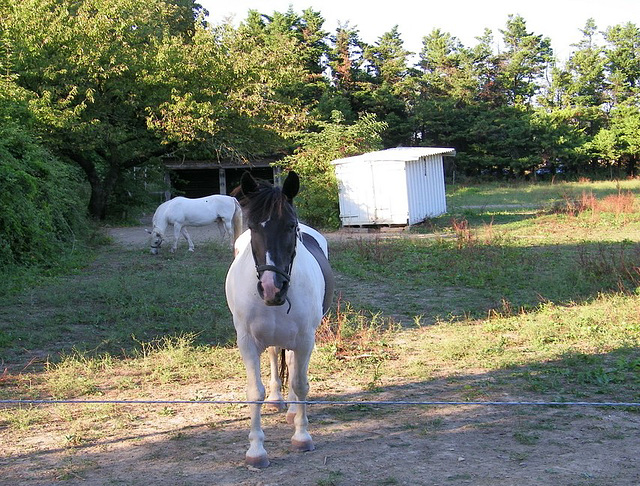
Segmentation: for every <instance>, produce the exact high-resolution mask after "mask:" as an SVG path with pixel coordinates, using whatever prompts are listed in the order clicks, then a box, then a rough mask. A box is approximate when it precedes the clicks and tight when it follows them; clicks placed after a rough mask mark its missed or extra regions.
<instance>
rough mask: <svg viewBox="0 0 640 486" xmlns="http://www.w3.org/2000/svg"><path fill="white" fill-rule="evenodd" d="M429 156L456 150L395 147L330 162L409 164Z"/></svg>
mask: <svg viewBox="0 0 640 486" xmlns="http://www.w3.org/2000/svg"><path fill="white" fill-rule="evenodd" d="M429 155H449V156H454V155H456V150H455V149H453V148H443V147H397V148H390V149H386V150H378V151H376V152H368V153H366V154H362V155H355V156H353V157H345V158H343V159H337V160H334V161H333V162H331V163H332V164H333V165H340V164H347V163H350V162H358V161H360V162H364V161H371V162H373V161H377V160H381V161H382V160H383V161H387V162H409V161H412V160H418V159H420V158H421V157H427V156H429Z"/></svg>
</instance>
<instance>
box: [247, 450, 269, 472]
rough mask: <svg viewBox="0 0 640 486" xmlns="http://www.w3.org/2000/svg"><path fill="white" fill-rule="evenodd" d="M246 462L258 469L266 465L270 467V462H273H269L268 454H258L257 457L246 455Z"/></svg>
mask: <svg viewBox="0 0 640 486" xmlns="http://www.w3.org/2000/svg"><path fill="white" fill-rule="evenodd" d="M244 462H245V464H246V465H247V466H249V467H255V468H258V469H263V468H265V467H269V464H271V463H270V462H269V458H268V457H267V455H266V454H264V455H261V456H257V457H251V456H249V455H247V456H245V458H244Z"/></svg>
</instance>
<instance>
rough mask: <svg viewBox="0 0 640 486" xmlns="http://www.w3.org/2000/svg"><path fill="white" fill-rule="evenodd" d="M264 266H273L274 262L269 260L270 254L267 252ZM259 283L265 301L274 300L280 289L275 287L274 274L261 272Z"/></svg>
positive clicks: (268, 271) (266, 271)
mask: <svg viewBox="0 0 640 486" xmlns="http://www.w3.org/2000/svg"><path fill="white" fill-rule="evenodd" d="M265 257H266V264H267V265H274V264H275V262H274V261H273V258H271V252H267V254H266V255H265ZM260 283H261V284H262V290H263V295H264V299H265V300H274V299H275V298H276V294H277V293H278V292H279V291H280V288H278V287H277V286H276V274H275V272H272V271H271V270H265V271H264V272H262V275H261V276H260Z"/></svg>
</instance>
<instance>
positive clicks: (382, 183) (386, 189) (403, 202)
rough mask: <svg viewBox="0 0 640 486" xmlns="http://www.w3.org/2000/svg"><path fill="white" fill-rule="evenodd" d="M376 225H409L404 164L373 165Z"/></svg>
mask: <svg viewBox="0 0 640 486" xmlns="http://www.w3.org/2000/svg"><path fill="white" fill-rule="evenodd" d="M371 171H372V178H373V192H374V194H373V199H374V206H373V209H374V216H373V221H374V222H375V223H376V224H407V218H408V213H409V208H408V203H407V189H406V175H405V168H404V164H403V163H399V162H381V161H377V162H375V163H372V164H371Z"/></svg>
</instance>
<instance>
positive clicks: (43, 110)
mask: <svg viewBox="0 0 640 486" xmlns="http://www.w3.org/2000/svg"><path fill="white" fill-rule="evenodd" d="M10 12H11V13H10V21H9V22H8V24H7V25H8V33H9V36H10V38H11V43H12V48H13V49H14V54H15V56H14V57H15V59H16V61H15V63H14V69H15V71H16V73H18V74H19V77H18V78H17V79H18V82H19V83H20V84H21V85H22V86H23V87H24V88H25V89H27V90H29V91H31V92H33V93H34V94H35V95H36V96H35V97H34V99H33V101H32V109H33V111H34V113H35V114H36V117H37V120H38V123H39V129H40V131H41V132H42V134H43V135H44V137H45V140H46V141H47V143H48V144H49V146H50V147H51V148H52V149H53V150H54V151H55V152H56V153H58V154H60V155H61V156H63V157H65V158H67V159H68V160H70V161H73V162H74V163H75V164H77V165H78V166H79V167H80V168H81V169H82V170H83V171H84V173H85V175H86V177H87V180H88V181H89V184H90V185H91V197H90V201H89V212H90V214H91V215H92V216H93V217H95V218H104V217H105V216H106V209H107V203H108V200H109V197H110V196H111V194H112V193H113V191H114V188H115V187H116V186H117V184H118V183H119V182H120V181H121V178H122V174H123V172H125V171H126V170H127V169H129V168H131V167H135V166H139V165H142V164H144V163H146V162H147V161H148V160H149V159H150V158H152V157H154V156H157V155H161V154H163V153H165V152H166V150H167V149H166V147H165V146H163V145H162V144H161V140H160V138H159V137H158V136H157V135H156V134H154V133H152V132H151V131H149V130H148V129H147V122H146V118H147V115H148V113H147V110H148V108H149V107H150V106H152V105H153V104H157V103H158V101H159V100H158V96H159V93H158V92H157V91H156V90H154V86H153V85H151V84H150V83H149V72H150V61H151V60H153V59H154V57H155V54H156V53H157V50H158V46H159V45H161V43H162V41H163V39H164V38H165V36H187V35H188V33H186V32H184V28H185V24H184V6H183V5H169V4H167V3H165V2H163V1H160V0H145V1H142V0H118V1H113V2H103V1H100V0H83V1H81V2H76V1H71V0H61V1H57V0H27V1H24V2H14V5H13V8H12V9H11V11H10ZM170 21H176V22H177V24H176V25H172V24H171V23H170Z"/></svg>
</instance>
